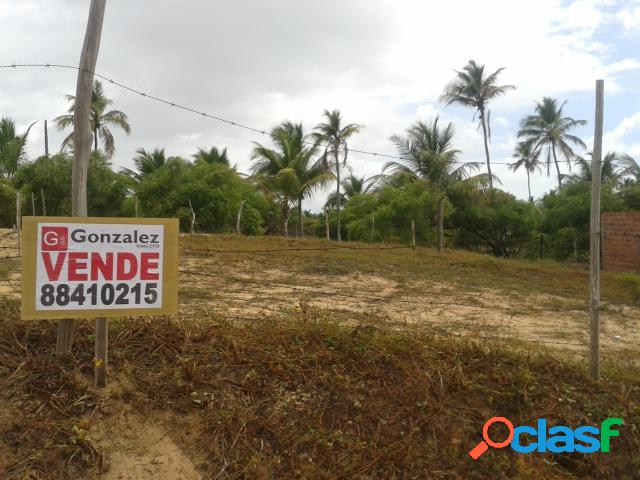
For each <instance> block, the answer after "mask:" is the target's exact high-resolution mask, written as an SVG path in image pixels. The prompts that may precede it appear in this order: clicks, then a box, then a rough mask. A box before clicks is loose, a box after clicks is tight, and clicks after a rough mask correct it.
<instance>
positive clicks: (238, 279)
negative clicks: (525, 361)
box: [0, 230, 640, 480]
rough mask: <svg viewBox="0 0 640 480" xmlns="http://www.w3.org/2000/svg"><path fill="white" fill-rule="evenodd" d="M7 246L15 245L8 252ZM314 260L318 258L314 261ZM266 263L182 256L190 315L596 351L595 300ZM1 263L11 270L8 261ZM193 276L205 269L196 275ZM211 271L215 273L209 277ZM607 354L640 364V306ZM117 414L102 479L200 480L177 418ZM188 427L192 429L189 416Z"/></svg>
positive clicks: (613, 309)
mask: <svg viewBox="0 0 640 480" xmlns="http://www.w3.org/2000/svg"><path fill="white" fill-rule="evenodd" d="M15 245H16V235H15V233H12V232H10V231H8V230H0V259H1V258H7V257H12V256H15V255H16V253H17V252H16V250H15V249H13V248H11V247H15ZM2 247H5V248H2ZM11 262H12V263H11V265H12V267H11V271H9V272H5V276H4V278H2V277H0V296H3V295H4V296H12V297H15V298H19V296H20V262H19V260H11ZM310 262H313V259H310ZM267 263H268V265H269V267H267V268H264V262H262V263H261V264H260V265H257V264H256V263H255V262H253V261H251V260H246V261H238V260H235V261H234V262H229V264H228V265H227V264H225V262H221V261H220V259H218V260H217V261H216V262H214V261H213V260H210V259H207V258H206V257H197V258H195V257H189V256H184V255H183V256H181V262H180V269H181V271H182V273H181V274H180V285H181V287H180V312H181V313H182V314H183V315H185V316H188V315H189V314H200V313H203V314H207V315H209V314H220V315H221V316H229V317H237V318H239V319H241V320H249V321H250V320H251V319H252V318H253V319H255V318H256V316H266V315H278V316H282V317H285V318H286V317H287V316H288V315H292V314H294V313H295V314H296V315H300V314H301V313H302V314H304V312H305V310H310V309H314V310H318V311H321V312H326V314H327V315H328V316H329V317H331V318H335V319H337V320H338V321H344V322H346V323H353V324H357V323H360V322H364V321H367V322H369V321H371V322H381V323H385V324H389V325H391V326H393V328H396V327H397V328H412V326H414V325H420V326H424V325H429V326H432V327H433V328H435V329H436V331H442V332H449V333H450V334H453V335H463V336H479V337H482V336H484V335H489V336H498V337H500V338H503V339H504V341H505V342H509V341H510V340H511V339H513V338H515V339H520V340H526V341H534V342H540V343H544V344H547V345H548V346H550V347H553V348H558V349H562V350H565V351H567V350H568V351H570V352H574V353H575V354H576V355H583V354H584V352H586V345H587V341H588V338H587V331H588V329H587V326H588V312H587V310H586V300H585V302H583V303H582V302H578V301H576V300H575V299H574V300H570V299H567V298H564V297H560V296H553V295H540V294H532V295H528V296H518V297H513V296H510V297H505V296H504V294H503V293H501V292H499V291H494V290H491V289H486V288H485V289H483V288H477V289H474V290H473V291H469V290H463V289H462V287H460V286H456V285H453V284H447V283H438V282H429V281H418V280H413V281H412V280H411V279H406V278H405V279H403V280H402V281H401V282H402V283H400V282H399V281H398V280H395V279H394V278H393V277H387V276H385V275H384V273H383V272H381V273H378V274H360V273H354V274H347V275H319V274H311V273H305V271H304V270H305V269H302V268H299V267H290V266H287V265H283V266H278V267H276V266H274V265H278V262H277V261H273V262H267ZM0 265H2V264H1V263H0ZM188 272H197V274H196V275H194V274H192V273H188ZM202 274H205V275H204V276H203V275H202ZM601 321H602V337H601V344H602V351H603V355H604V356H613V357H616V358H623V359H635V360H637V359H638V353H640V349H639V348H638V346H639V345H640V308H638V307H636V306H633V305H627V304H616V305H611V304H604V305H603V311H602V316H601ZM118 388H120V384H119V382H118V381H117V380H115V379H114V380H113V381H111V382H110V385H109V387H108V389H107V391H106V392H105V393H104V394H105V395H107V396H111V395H113V396H114V398H116V397H117V389H118ZM113 405H120V406H121V407H122V408H116V410H117V411H113V412H106V415H104V418H101V419H98V420H101V421H98V422H92V423H91V426H90V427H89V432H88V433H89V435H90V437H91V439H92V440H93V441H94V443H95V445H96V446H97V447H99V449H100V450H101V451H104V452H105V453H106V456H105V458H107V459H108V460H107V462H108V464H107V465H105V466H106V467H108V469H106V470H107V473H105V474H103V475H100V476H98V477H96V480H97V479H101V480H134V479H135V480H147V479H149V480H151V479H153V480H200V479H201V478H202V477H201V476H200V474H199V473H198V471H197V465H194V461H196V460H194V459H192V458H189V457H188V456H187V455H186V454H185V453H184V452H185V451H189V445H188V443H189V439H188V438H187V437H179V436H177V435H172V434H171V433H172V431H174V430H175V429H174V426H172V425H171V424H170V420H169V419H165V418H162V417H160V416H154V415H153V414H150V415H149V414H145V415H144V416H142V415H141V414H140V413H138V412H135V411H133V410H132V409H131V408H130V407H127V406H126V405H124V404H120V403H119V402H117V401H115V400H114V402H113ZM184 421H185V423H184V424H183V425H181V429H180V430H181V431H183V432H184V431H186V432H187V433H188V430H189V428H188V427H186V428H185V425H187V424H188V421H189V420H188V419H185V420H184Z"/></svg>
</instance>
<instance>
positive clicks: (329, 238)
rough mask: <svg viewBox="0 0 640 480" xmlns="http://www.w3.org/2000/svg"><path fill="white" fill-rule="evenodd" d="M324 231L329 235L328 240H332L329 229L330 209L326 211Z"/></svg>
mask: <svg viewBox="0 0 640 480" xmlns="http://www.w3.org/2000/svg"><path fill="white" fill-rule="evenodd" d="M324 233H325V235H326V237H327V241H329V240H331V234H330V230H329V210H325V211H324Z"/></svg>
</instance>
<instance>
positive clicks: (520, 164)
mask: <svg viewBox="0 0 640 480" xmlns="http://www.w3.org/2000/svg"><path fill="white" fill-rule="evenodd" d="M539 156H540V152H539V151H534V150H533V146H532V145H531V143H528V142H520V143H518V145H517V146H516V150H515V152H514V153H513V158H515V159H516V161H515V162H514V163H512V164H511V165H510V166H509V168H510V169H511V170H513V171H514V172H517V171H518V170H520V169H521V168H524V170H525V172H527V189H528V191H529V202H531V203H533V197H532V196H531V176H530V175H531V174H532V173H534V172H535V171H536V170H538V171H541V169H540V159H539Z"/></svg>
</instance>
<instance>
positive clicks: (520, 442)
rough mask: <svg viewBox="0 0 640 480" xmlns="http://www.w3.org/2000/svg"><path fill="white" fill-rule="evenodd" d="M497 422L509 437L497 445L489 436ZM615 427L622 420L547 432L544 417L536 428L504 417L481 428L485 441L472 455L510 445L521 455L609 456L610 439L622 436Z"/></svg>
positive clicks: (490, 421) (476, 447)
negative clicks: (491, 428) (590, 454)
mask: <svg viewBox="0 0 640 480" xmlns="http://www.w3.org/2000/svg"><path fill="white" fill-rule="evenodd" d="M495 423H502V424H504V425H505V426H506V427H507V428H508V429H509V435H508V436H507V438H506V440H504V441H503V442H494V441H493V440H492V439H491V437H489V427H491V425H493V424H495ZM613 425H622V419H621V418H607V419H606V420H605V421H604V422H602V425H601V428H597V427H590V426H584V427H578V428H576V429H575V430H573V429H571V428H569V427H565V426H563V425H557V426H554V427H551V428H549V430H548V431H547V420H546V419H545V418H541V419H539V420H538V425H537V428H534V427H529V426H527V425H523V426H521V427H515V428H514V427H513V423H511V422H510V421H509V420H508V419H506V418H505V417H493V418H490V419H489V420H487V422H486V423H485V424H484V426H483V427H482V438H483V439H484V441H482V442H480V443H478V444H477V445H476V446H475V447H473V449H472V450H471V451H470V452H469V456H471V458H473V459H474V460H477V459H478V458H479V457H480V455H482V454H483V453H485V452H486V451H487V450H488V449H489V447H493V448H504V447H506V446H507V445H511V448H512V449H513V450H515V451H516V452H518V453H531V452H542V453H543V452H551V453H572V452H578V453H594V452H598V451H600V452H605V453H608V452H609V448H610V445H611V437H618V436H620V432H619V431H618V430H614V429H612V428H611V427H612V426H613ZM598 436H599V438H598ZM526 437H529V440H528V441H526ZM577 442H580V443H577Z"/></svg>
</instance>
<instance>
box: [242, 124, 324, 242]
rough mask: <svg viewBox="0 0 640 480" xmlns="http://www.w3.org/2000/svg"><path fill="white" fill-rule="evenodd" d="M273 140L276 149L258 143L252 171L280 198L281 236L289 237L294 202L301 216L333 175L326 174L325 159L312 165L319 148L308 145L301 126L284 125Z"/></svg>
mask: <svg viewBox="0 0 640 480" xmlns="http://www.w3.org/2000/svg"><path fill="white" fill-rule="evenodd" d="M271 137H272V138H273V142H274V143H275V145H276V148H275V149H271V148H267V147H265V146H263V145H260V144H259V143H255V148H254V149H253V154H252V156H251V159H252V160H254V161H255V163H254V165H253V167H252V171H253V175H254V177H255V178H256V179H257V180H258V181H259V182H260V183H261V184H262V185H263V186H264V187H266V188H268V189H269V190H270V191H272V192H276V193H277V194H279V195H280V197H281V202H282V233H283V234H284V236H288V235H289V218H290V217H291V208H290V207H291V203H292V202H293V201H297V203H298V211H299V212H300V213H301V212H302V200H303V199H304V198H305V197H307V196H308V195H310V194H311V193H312V192H313V191H314V190H315V189H316V188H318V187H319V186H320V185H322V183H323V182H325V181H327V180H328V179H329V178H332V176H330V174H329V173H328V172H327V169H326V166H325V162H324V158H321V159H320V160H319V161H317V162H315V163H314V164H313V165H311V159H312V158H313V157H314V156H315V155H316V154H317V151H318V146H317V144H315V143H312V142H309V138H308V136H307V135H305V134H304V130H303V128H302V124H301V123H296V124H294V123H291V122H284V123H282V124H281V125H279V126H278V127H276V128H274V129H273V130H272V131H271ZM310 165H311V166H310Z"/></svg>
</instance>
